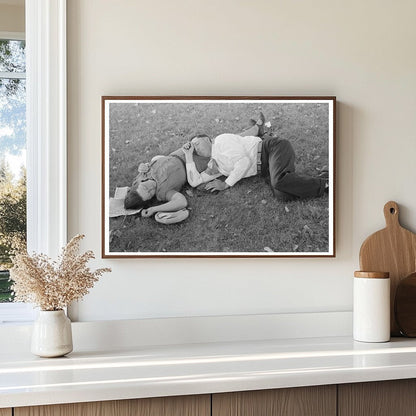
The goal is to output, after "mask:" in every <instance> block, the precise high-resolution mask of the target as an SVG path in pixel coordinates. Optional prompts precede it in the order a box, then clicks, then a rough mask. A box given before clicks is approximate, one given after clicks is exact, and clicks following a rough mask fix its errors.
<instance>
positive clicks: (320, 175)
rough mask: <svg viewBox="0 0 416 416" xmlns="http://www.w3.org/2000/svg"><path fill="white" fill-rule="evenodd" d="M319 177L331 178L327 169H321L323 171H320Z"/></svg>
mask: <svg viewBox="0 0 416 416" xmlns="http://www.w3.org/2000/svg"><path fill="white" fill-rule="evenodd" d="M318 178H321V179H329V171H327V170H325V169H324V170H321V172H320V173H319V175H318Z"/></svg>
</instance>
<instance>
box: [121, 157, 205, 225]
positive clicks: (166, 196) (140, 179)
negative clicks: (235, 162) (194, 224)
mask: <svg viewBox="0 0 416 416" xmlns="http://www.w3.org/2000/svg"><path fill="white" fill-rule="evenodd" d="M193 160H194V162H195V163H194V168H195V170H196V171H197V172H202V171H204V170H205V169H206V168H207V165H208V161H209V157H207V156H200V155H197V154H196V155H194V156H193ZM185 184H186V169H185V156H184V154H183V151H182V150H181V149H178V150H176V151H175V152H172V153H171V154H170V155H168V156H155V157H154V158H153V159H152V160H151V161H150V163H141V164H140V166H139V173H138V174H137V176H136V177H135V178H134V181H133V184H132V186H131V187H130V189H129V190H128V192H127V195H126V198H125V199H124V207H125V208H126V209H140V208H144V209H143V210H142V212H141V215H142V216H143V217H151V216H152V215H153V214H156V213H160V212H179V211H180V210H183V209H184V208H186V206H187V205H188V202H187V200H186V198H185V196H184V195H183V194H181V192H180V191H181V190H182V188H183V186H184V185H185ZM155 200H156V201H155ZM157 201H159V203H160V202H162V204H160V205H154V206H150V205H153V203H155V204H157ZM187 214H188V213H187V212H182V213H179V214H178V216H177V218H176V219H177V220H183V219H185V218H186V216H187ZM184 215H185V217H184ZM161 218H162V219H163V216H162V217H161ZM156 219H158V218H156ZM160 222H164V221H163V220H162V221H160ZM173 222H176V221H173Z"/></svg>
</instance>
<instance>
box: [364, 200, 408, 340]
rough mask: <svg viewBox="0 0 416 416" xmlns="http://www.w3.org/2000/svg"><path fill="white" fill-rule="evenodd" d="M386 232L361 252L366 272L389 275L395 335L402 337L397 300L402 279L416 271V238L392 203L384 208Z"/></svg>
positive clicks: (374, 237)
mask: <svg viewBox="0 0 416 416" xmlns="http://www.w3.org/2000/svg"><path fill="white" fill-rule="evenodd" d="M384 217H385V219H386V228H383V229H382V230H380V231H377V232H375V233H374V234H372V235H370V236H369V237H368V238H367V239H366V240H365V241H364V242H363V244H362V246H361V250H360V269H361V270H362V271H367V272H370V271H378V272H389V273H390V282H391V291H390V328H391V335H393V336H398V335H400V331H399V328H398V326H397V324H396V322H395V319H394V298H395V295H396V288H397V286H398V284H399V282H400V280H401V279H403V278H405V277H406V276H408V275H409V274H410V273H412V272H414V271H416V234H414V233H412V232H411V231H409V230H406V229H405V228H403V227H402V226H401V225H400V222H399V206H398V205H397V203H396V202H394V201H390V202H387V204H386V205H384Z"/></svg>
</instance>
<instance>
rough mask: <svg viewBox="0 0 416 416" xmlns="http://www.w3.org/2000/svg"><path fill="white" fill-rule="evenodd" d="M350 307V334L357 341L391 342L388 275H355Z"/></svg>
mask: <svg viewBox="0 0 416 416" xmlns="http://www.w3.org/2000/svg"><path fill="white" fill-rule="evenodd" d="M353 308H354V310H353V317H354V318H353V335H354V339H355V340H356V341H362V342H387V341H390V278H389V273H387V272H361V271H359V272H355V273H354V307H353Z"/></svg>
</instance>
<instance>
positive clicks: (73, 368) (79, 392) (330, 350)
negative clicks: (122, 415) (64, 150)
mask: <svg viewBox="0 0 416 416" xmlns="http://www.w3.org/2000/svg"><path fill="white" fill-rule="evenodd" d="M414 377H416V340H413V339H405V338H394V339H392V341H391V342H388V343H381V344H365V343H359V342H354V341H353V340H352V339H351V338H350V337H328V338H307V339H287V340H282V339H280V340H264V341H261V340H257V341H233V342H213V343H195V344H184V345H163V346H149V345H144V346H140V347H137V348H132V347H129V348H128V349H118V350H109V351H106V350H102V351H97V350H95V351H87V350H85V351H76V352H73V353H71V354H69V355H68V356H67V357H65V358H57V359H41V358H36V357H34V356H32V355H31V354H30V353H29V352H25V353H23V352H15V353H12V352H7V353H0V408H1V407H19V406H29V405H41V404H57V403H70V402H86V401H101V400H115V399H132V398H143V397H157V396H173V395H189V394H204V393H218V392H230V391H243V390H259V389H273V388H284V387H297V386H308V385H324V384H339V383H353V382H365V381H377V380H391V379H404V378H414Z"/></svg>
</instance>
